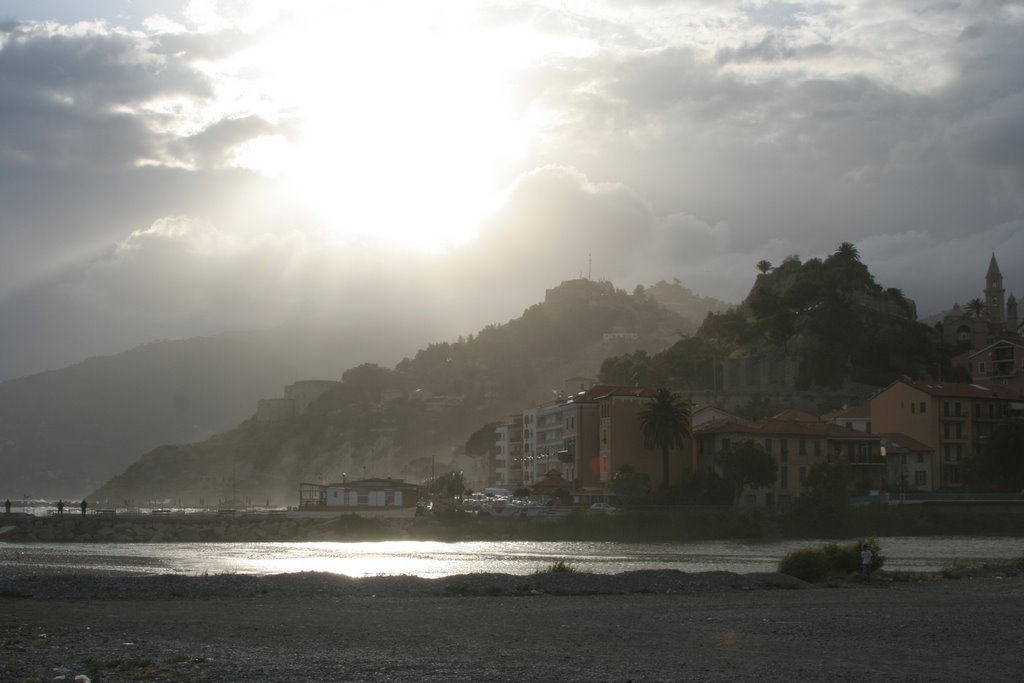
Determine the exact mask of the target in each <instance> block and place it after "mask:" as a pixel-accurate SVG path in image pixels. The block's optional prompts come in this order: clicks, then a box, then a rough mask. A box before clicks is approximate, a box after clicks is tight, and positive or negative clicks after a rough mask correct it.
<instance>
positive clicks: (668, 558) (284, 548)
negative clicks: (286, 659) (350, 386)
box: [0, 536, 1024, 578]
mask: <svg viewBox="0 0 1024 683" xmlns="http://www.w3.org/2000/svg"><path fill="white" fill-rule="evenodd" d="M826 542H827V541H823V540H807V539H804V540H799V541H770V542H735V541H703V542H697V543H594V542H587V543H576V542H512V541H499V542H462V543H440V542H431V541H383V542H374V543H88V544H86V543H81V544H62V543H0V572H2V571H3V570H4V569H5V568H12V569H13V568H18V569H21V570H24V569H31V568H38V569H40V570H53V569H61V570H74V569H77V570H80V571H116V572H127V573H133V574H165V573H180V574H202V573H203V572H209V573H211V574H213V573H235V574H279V573H286V572H302V571H321V572H332V573H336V574H345V575H347V576H353V577H360V576H378V575H402V574H404V575H413V576H422V577H426V578H436V577H440V576H448V575H452V574H470V573H476V572H500V573H505V574H519V575H525V574H531V573H533V572H535V571H537V570H540V569H545V568H547V567H548V566H550V565H551V564H552V563H553V562H556V561H558V560H566V561H569V562H572V564H573V565H574V566H575V567H576V568H577V569H579V570H581V571H588V572H594V573H600V574H614V573H618V572H624V571H631V570H635V569H678V570H681V571H686V572H700V571H731V572H737V573H748V572H760V571H775V569H776V567H777V566H778V562H779V560H780V559H781V558H782V557H783V556H784V555H785V554H786V553H787V552H789V551H790V550H793V549H795V548H806V547H814V546H817V545H821V544H823V543H826ZM879 542H880V543H881V546H882V553H883V554H884V555H885V557H886V559H887V562H886V569H891V570H898V571H938V570H940V569H942V568H943V567H945V566H948V565H950V564H952V563H953V562H955V561H961V562H981V561H991V560H1005V559H1012V558H1016V557H1021V556H1024V538H1006V537H958V536H940V537H883V538H880V539H879Z"/></svg>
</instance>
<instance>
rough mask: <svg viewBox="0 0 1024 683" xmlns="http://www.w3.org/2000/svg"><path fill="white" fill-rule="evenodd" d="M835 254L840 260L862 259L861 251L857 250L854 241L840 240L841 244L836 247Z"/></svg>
mask: <svg viewBox="0 0 1024 683" xmlns="http://www.w3.org/2000/svg"><path fill="white" fill-rule="evenodd" d="M835 255H836V256H837V257H838V258H839V260H840V261H845V262H847V263H849V262H851V261H860V252H859V251H857V247H855V246H854V245H853V243H852V242H840V243H839V246H838V247H836V252H835Z"/></svg>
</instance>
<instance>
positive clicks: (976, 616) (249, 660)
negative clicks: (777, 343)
mask: <svg viewBox="0 0 1024 683" xmlns="http://www.w3.org/2000/svg"><path fill="white" fill-rule="evenodd" d="M1022 598H1024V578H1021V577H1019V576H1008V577H1006V578H999V577H993V576H977V577H974V578H964V579H961V580H945V581H938V580H934V581H916V582H906V581H893V580H885V579H884V578H883V579H882V580H877V581H872V582H871V583H870V584H861V583H847V584H844V585H842V586H840V587H834V588H820V587H812V586H809V585H808V584H805V583H803V582H800V581H798V580H796V579H793V578H791V577H786V576H784V575H780V574H749V575H742V576H741V575H736V574H730V573H727V572H712V573H691V574H687V573H683V572H677V571H645V572H631V573H627V574H619V575H615V576H607V575H591V574H581V573H564V574H545V575H535V576H528V577H523V576H508V575H494V574H480V575H471V576H460V577H448V578H446V579H434V580H428V579H417V578H414V577H376V578H368V579H349V578H346V577H341V576H336V575H329V574H316V573H304V574H282V575H276V576H263V577H258V576H240V575H228V576H209V577H202V576H200V577H186V576H173V575H171V576H144V577H130V576H117V575H89V576H76V575H71V574H47V575H30V574H24V575H16V576H11V577H5V578H3V579H0V610H2V614H3V615H4V618H3V621H2V627H0V643H2V648H0V652H2V654H0V680H2V681H24V680H41V681H52V680H64V681H72V680H75V678H76V676H88V677H89V678H90V679H91V680H92V681H93V682H94V683H95V682H96V681H100V680H102V681H422V680H428V681H435V680H436V681H440V680H444V681H452V680H457V681H469V680H472V681H513V680H515V681H691V680H692V681H793V680H828V681H844V680H848V681H857V682H858V683H860V682H862V681H887V682H891V681H1019V680H1022V679H1024V663H1022V659H1021V656H1020V653H1021V651H1022V649H1024V648H1022V646H1024V632H1022V631H1021V629H1020V623H1021V617H1022V616H1024V608H1022V605H1024V602H1022Z"/></svg>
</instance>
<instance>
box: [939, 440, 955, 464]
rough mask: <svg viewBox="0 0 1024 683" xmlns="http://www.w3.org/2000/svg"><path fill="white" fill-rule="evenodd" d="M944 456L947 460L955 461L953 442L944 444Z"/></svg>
mask: <svg viewBox="0 0 1024 683" xmlns="http://www.w3.org/2000/svg"><path fill="white" fill-rule="evenodd" d="M942 457H943V458H944V459H945V461H946V462H952V461H953V446H952V444H948V443H944V444H942Z"/></svg>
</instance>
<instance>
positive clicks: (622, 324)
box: [92, 280, 696, 504]
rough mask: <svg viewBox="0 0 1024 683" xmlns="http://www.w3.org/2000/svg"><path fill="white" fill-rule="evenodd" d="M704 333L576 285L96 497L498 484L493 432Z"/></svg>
mask: <svg viewBox="0 0 1024 683" xmlns="http://www.w3.org/2000/svg"><path fill="white" fill-rule="evenodd" d="M695 327H696V324H695V322H694V321H693V320H689V319H686V318H683V317H682V316H680V315H679V314H678V313H675V312H672V311H669V310H668V309H666V308H665V307H664V306H661V305H660V304H658V303H657V302H656V301H654V300H653V299H652V298H650V297H648V296H647V295H646V294H644V293H643V291H637V292H636V293H634V294H628V293H626V292H623V291H621V290H615V289H614V287H612V286H611V285H610V284H609V283H604V282H592V281H589V280H573V281H569V282H564V283H562V284H561V285H560V286H559V287H556V288H553V289H551V290H548V292H547V294H546V296H545V301H544V302H543V303H539V304H536V305H534V306H531V307H530V308H528V309H527V310H526V311H524V313H523V315H522V316H521V317H519V318H516V319H514V320H511V321H509V322H507V323H505V324H500V325H498V324H495V325H489V326H487V327H485V328H484V329H483V330H480V331H479V332H478V333H477V334H476V335H470V336H469V337H468V338H465V339H459V340H456V341H454V342H441V343H436V344H432V345H430V346H428V347H427V348H425V349H422V350H421V351H419V352H418V353H417V354H416V355H415V356H413V357H411V358H405V359H403V360H402V361H401V362H399V363H398V364H397V365H396V366H395V367H394V368H384V367H380V366H378V365H374V364H364V365H361V366H357V367H354V368H351V369H349V370H347V371H346V372H345V373H344V374H343V375H342V379H343V381H342V382H341V384H340V385H339V386H337V388H335V389H334V390H332V391H330V392H329V393H327V394H325V395H323V396H321V397H320V398H319V399H318V400H317V401H315V402H314V403H313V404H312V405H310V407H309V409H308V411H306V412H305V413H303V414H301V415H298V416H296V417H293V418H290V419H282V420H277V421H265V422H260V421H257V420H255V419H250V420H247V421H245V422H244V423H242V424H240V425H238V426H237V427H236V428H235V429H232V430H230V431H228V432H225V433H223V434H220V435H218V436H216V437H213V438H211V439H209V440H207V441H205V442H201V443H193V444H189V445H181V446H161V447H160V448H157V449H155V450H152V451H150V452H149V453H147V454H145V455H144V456H143V457H142V458H140V459H139V461H138V462H137V463H135V464H134V465H132V466H131V467H130V468H128V469H127V470H126V471H125V472H124V473H123V474H121V475H119V476H117V477H115V478H114V479H112V480H111V481H110V482H108V483H107V484H106V485H104V486H103V487H101V488H100V489H98V490H97V491H96V492H95V493H94V494H93V496H92V497H95V498H97V499H100V500H103V499H109V500H112V501H121V500H123V499H136V500H150V499H156V500H168V499H169V500H179V499H180V500H182V501H184V502H187V503H188V504H196V503H198V502H199V501H200V499H202V501H203V502H204V503H205V504H211V503H215V502H218V501H224V500H229V499H230V500H235V501H243V502H244V501H245V500H246V499H248V500H250V501H260V502H263V501H266V500H267V499H270V500H271V501H286V502H288V503H289V504H294V503H295V499H296V496H297V488H298V484H299V483H301V482H303V481H313V482H316V481H338V480H341V479H342V477H343V476H349V477H362V476H370V475H372V476H393V477H401V478H405V479H408V480H412V481H418V480H421V479H423V478H426V477H428V476H430V473H431V471H432V469H436V470H438V471H444V470H445V468H457V469H462V470H465V471H466V475H467V479H470V480H473V479H474V478H482V479H486V478H488V477H489V476H490V475H489V473H487V472H486V471H485V468H486V466H487V462H486V459H484V458H473V457H472V455H473V454H469V455H468V456H466V455H464V450H465V448H464V447H465V444H466V442H467V440H468V439H469V437H470V435H471V434H472V433H473V432H474V431H476V430H477V429H478V428H479V427H480V426H481V425H484V424H487V423H490V422H493V421H496V420H501V419H504V418H506V417H507V416H508V415H509V414H511V413H513V412H516V411H519V410H522V409H523V408H524V407H527V406H530V405H534V404H536V403H539V402H542V401H545V400H549V399H550V398H551V396H552V391H555V390H558V389H560V388H561V382H562V380H563V379H565V378H567V377H571V376H574V375H585V376H593V375H594V374H595V373H596V371H597V368H598V367H599V365H600V363H601V360H602V359H603V358H605V357H607V356H608V355H610V354H614V353H621V352H622V351H623V350H624V349H630V350H632V349H645V350H646V351H649V352H651V353H655V352H657V351H660V350H661V349H664V348H666V347H668V346H669V345H671V344H672V342H673V341H674V340H676V339H678V338H679V335H680V330H681V329H687V328H690V329H693V328H695ZM484 441H485V442H486V439H485V440H484ZM470 470H475V471H470Z"/></svg>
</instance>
